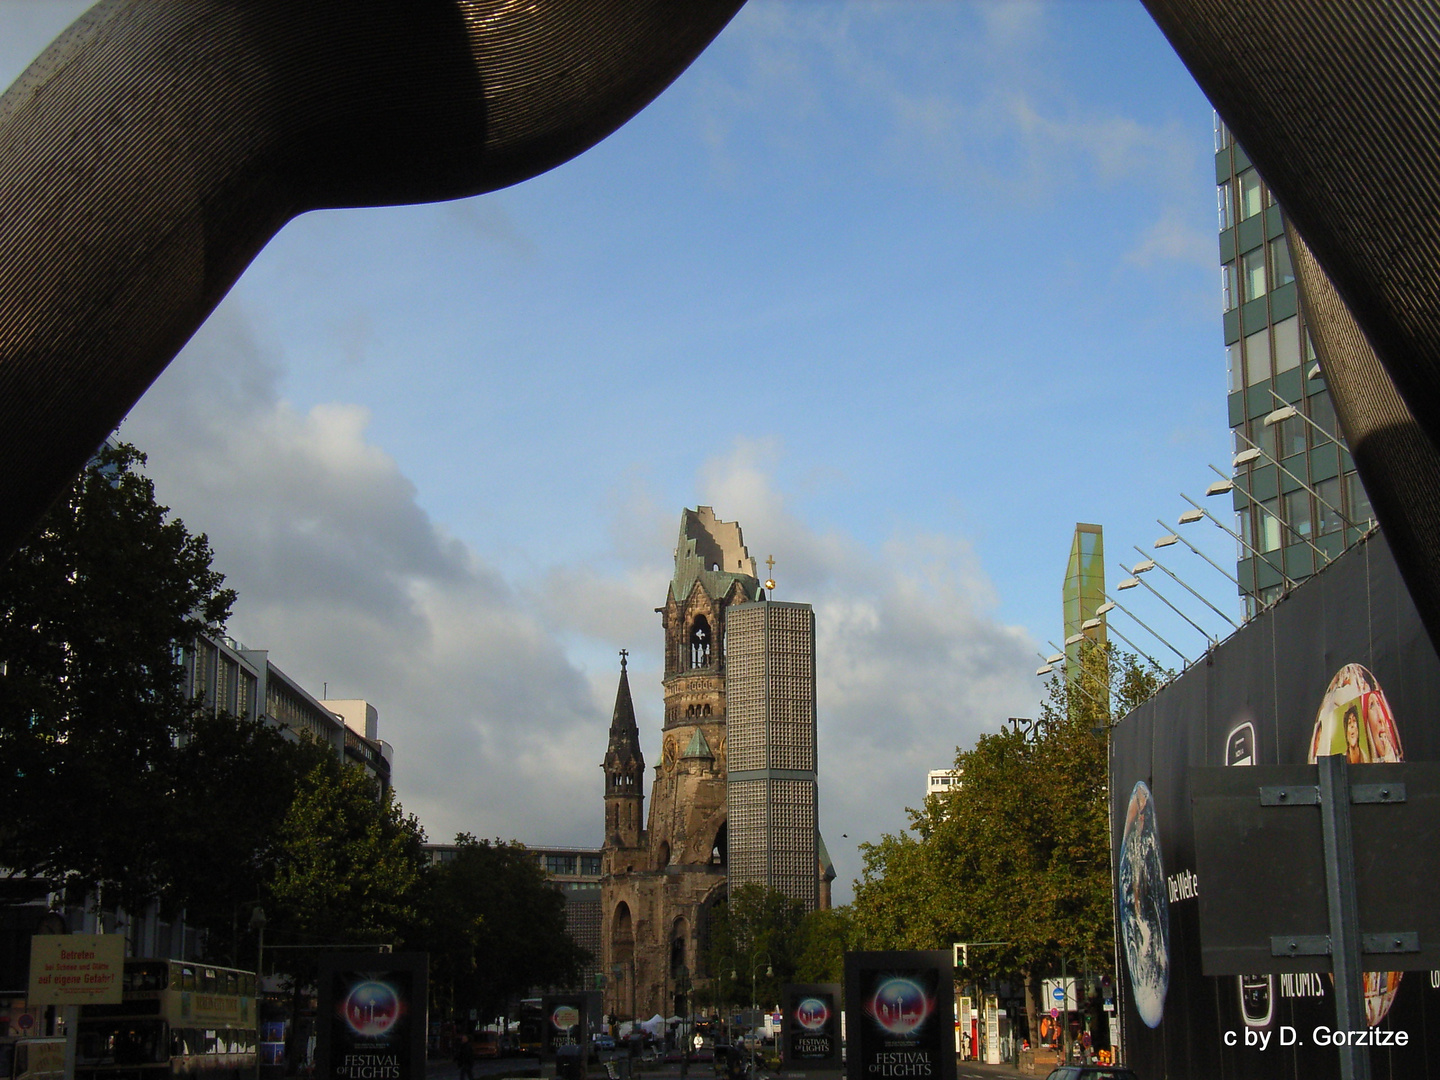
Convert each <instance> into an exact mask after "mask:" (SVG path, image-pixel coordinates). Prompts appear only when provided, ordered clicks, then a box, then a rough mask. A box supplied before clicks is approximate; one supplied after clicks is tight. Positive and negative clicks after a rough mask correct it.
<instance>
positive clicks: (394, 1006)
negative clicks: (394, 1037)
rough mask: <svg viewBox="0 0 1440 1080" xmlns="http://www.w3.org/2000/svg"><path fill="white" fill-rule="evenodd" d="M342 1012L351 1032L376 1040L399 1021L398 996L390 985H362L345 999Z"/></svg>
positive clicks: (364, 983) (370, 982) (372, 983)
mask: <svg viewBox="0 0 1440 1080" xmlns="http://www.w3.org/2000/svg"><path fill="white" fill-rule="evenodd" d="M344 1012H345V1022H346V1023H347V1024H349V1025H350V1030H351V1031H353V1032H355V1034H357V1035H362V1036H365V1037H367V1038H378V1037H379V1036H381V1035H384V1034H385V1033H386V1032H387V1031H389V1030H390V1029H391V1028H392V1027H394V1026H395V1021H397V1020H399V1019H400V996H399V995H398V994H396V993H395V988H394V987H392V986H391V985H390V984H389V983H383V982H377V981H373V980H372V981H369V982H362V983H359V984H357V985H356V986H355V987H354V989H352V990H351V991H350V993H349V994H348V995H347V996H346V998H345V1004H344Z"/></svg>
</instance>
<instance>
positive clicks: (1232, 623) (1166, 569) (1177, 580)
mask: <svg viewBox="0 0 1440 1080" xmlns="http://www.w3.org/2000/svg"><path fill="white" fill-rule="evenodd" d="M1130 546H1131V547H1133V548H1135V550H1136V551H1139V552H1140V554H1141V555H1143V556H1144V557H1145V558H1147V559H1149V560H1150V561H1151V562H1152V563H1154V564H1155V566H1156V568H1157V569H1159V570H1163V571H1164V572H1165V573H1166V574H1169V575H1170V578H1171V580H1173V581H1174V582H1175V584H1177V585H1179V586H1180V587H1181V588H1182V589H1184V590H1185V591H1186V592H1188V593H1189V594H1190V595H1191V596H1193V597H1195V599H1196V600H1199V601H1200V602H1201V603H1202V604H1204V605H1205V606H1206V607H1208V608H1209V609H1210V610H1211V611H1213V612H1214V613H1215V614H1216V615H1219V616H1220V618H1222V619H1224V620H1225V621H1226V622H1227V623H1229V624H1230V628H1231V629H1232V630H1239V629H1240V627H1238V626H1236V625H1235V620H1234V619H1232V618H1230V616H1229V615H1226V614H1225V613H1224V612H1223V611H1221V610H1220V609H1219V608H1218V607H1216V606H1215V605H1214V604H1212V603H1210V601H1209V600H1206V599H1205V597H1203V596H1201V595H1200V594H1199V593H1198V592H1196V591H1195V590H1194V589H1192V588H1190V586H1189V585H1186V584H1185V582H1183V581H1181V580H1180V578H1179V576H1178V575H1176V573H1175V572H1174V571H1173V570H1171V569H1170V568H1169V567H1168V566H1166V565H1165V564H1164V563H1162V562H1161V561H1160V560H1159V559H1157V558H1155V556H1154V555H1147V554H1146V553H1145V552H1144V551H1143V550H1141V548H1140V547H1139V546H1137V545H1135V544H1131V545H1130ZM1131 573H1132V574H1133V573H1134V571H1133V570H1132V571H1131Z"/></svg>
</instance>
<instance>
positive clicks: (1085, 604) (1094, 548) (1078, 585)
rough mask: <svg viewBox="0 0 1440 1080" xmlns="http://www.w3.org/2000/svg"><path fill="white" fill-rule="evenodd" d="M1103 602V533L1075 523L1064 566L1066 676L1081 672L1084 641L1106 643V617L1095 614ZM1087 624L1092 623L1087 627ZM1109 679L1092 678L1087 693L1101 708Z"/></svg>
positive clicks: (1107, 696) (1096, 527)
mask: <svg viewBox="0 0 1440 1080" xmlns="http://www.w3.org/2000/svg"><path fill="white" fill-rule="evenodd" d="M1104 603H1105V534H1104V532H1103V530H1102V529H1101V528H1100V526H1099V525H1091V524H1088V523H1086V522H1083V521H1081V522H1077V523H1076V525H1075V539H1074V540H1072V541H1071V543H1070V561H1069V562H1068V563H1066V565H1065V589H1064V605H1065V679H1066V681H1067V682H1068V681H1070V680H1072V679H1075V678H1078V677H1079V675H1080V670H1081V664H1080V647H1081V645H1082V644H1084V642H1085V641H1093V642H1095V643H1096V644H1097V645H1105V644H1107V643H1108V641H1109V636H1108V635H1107V633H1106V627H1105V616H1104V615H1097V614H1096V612H1097V611H1098V610H1099V608H1100V607H1101V605H1103V604H1104ZM1086 623H1093V624H1094V625H1091V626H1086V625H1085V624H1086ZM1106 682H1108V680H1095V683H1096V685H1095V686H1094V687H1091V688H1087V689H1086V692H1087V693H1088V694H1090V695H1091V696H1092V697H1095V698H1096V699H1097V703H1099V704H1100V705H1101V706H1102V708H1106V709H1108V708H1109V707H1110V691H1109V688H1108V686H1107V685H1102V684H1103V683H1106Z"/></svg>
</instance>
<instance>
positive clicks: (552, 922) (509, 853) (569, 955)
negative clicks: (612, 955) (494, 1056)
mask: <svg viewBox="0 0 1440 1080" xmlns="http://www.w3.org/2000/svg"><path fill="white" fill-rule="evenodd" d="M455 845H456V851H455V857H454V858H453V859H450V860H449V861H447V862H443V863H439V864H438V865H434V866H430V867H428V868H427V869H426V871H425V874H424V876H423V878H422V880H421V883H420V885H421V887H420V889H419V890H418V893H417V910H416V918H415V920H414V923H413V929H412V931H411V933H410V935H409V936H408V937H407V942H406V944H407V946H408V947H411V948H419V949H423V950H425V951H427V952H429V953H430V981H431V987H432V997H433V998H434V1000H435V1004H436V1006H437V1008H438V1009H440V1010H442V1011H443V1012H446V1013H449V1012H452V1011H457V1010H459V1011H463V1010H467V1009H472V1008H473V1009H476V1010H478V1011H479V1015H481V1016H494V1015H497V1014H498V1013H499V1012H500V1011H501V1009H503V1008H504V1006H505V1004H506V1002H507V1001H509V999H511V998H512V997H518V996H520V995H522V994H523V993H524V992H525V991H526V990H528V989H530V988H532V987H536V986H547V985H558V984H563V983H566V982H571V981H573V980H574V979H575V977H576V976H577V975H578V973H579V971H580V968H581V967H583V966H584V965H585V964H586V963H589V962H590V960H591V957H590V955H589V954H588V953H587V952H586V951H585V950H584V949H582V948H580V947H579V946H578V945H576V944H575V941H574V939H573V938H571V936H570V934H569V933H568V932H567V930H566V928H565V896H564V894H563V893H561V892H560V890H558V889H556V888H555V886H554V885H553V884H552V883H551V882H550V880H549V878H548V877H547V876H546V874H545V871H544V870H543V869H542V868H541V867H540V864H539V863H538V862H537V861H536V858H535V855H534V853H533V852H531V851H529V850H528V849H526V848H525V846H524V845H522V844H519V843H515V842H514V841H512V842H510V843H503V842H501V841H499V840H496V841H494V842H491V841H489V840H476V839H475V838H474V837H473V836H471V835H470V834H468V833H461V834H460V835H458V836H456V838H455Z"/></svg>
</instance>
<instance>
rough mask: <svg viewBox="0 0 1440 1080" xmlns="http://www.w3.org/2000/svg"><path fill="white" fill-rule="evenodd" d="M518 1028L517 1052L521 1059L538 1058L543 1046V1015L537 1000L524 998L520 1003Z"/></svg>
mask: <svg viewBox="0 0 1440 1080" xmlns="http://www.w3.org/2000/svg"><path fill="white" fill-rule="evenodd" d="M519 1028H520V1030H519V1034H520V1038H519V1042H518V1044H517V1045H518V1049H517V1052H518V1053H519V1054H520V1056H521V1057H539V1056H540V1050H541V1048H542V1047H544V1045H545V1014H544V1013H543V1012H542V1011H541V1009H540V999H539V998H525V999H524V1000H523V1001H521V1002H520V1025H519Z"/></svg>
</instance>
